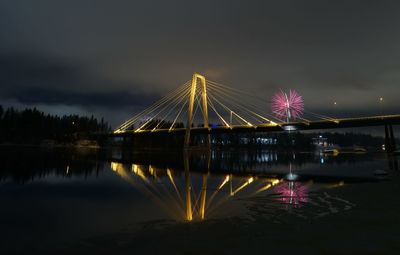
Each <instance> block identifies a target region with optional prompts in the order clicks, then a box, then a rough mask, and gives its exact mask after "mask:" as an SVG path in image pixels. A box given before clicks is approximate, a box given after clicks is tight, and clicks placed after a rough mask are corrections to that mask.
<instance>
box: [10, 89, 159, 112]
mask: <svg viewBox="0 0 400 255" xmlns="http://www.w3.org/2000/svg"><path fill="white" fill-rule="evenodd" d="M158 98H159V96H158V95H143V94H131V93H127V92H123V91H113V92H91V93H81V92H71V91H59V90H51V89H43V88H29V89H26V90H23V91H20V92H19V93H18V95H15V99H16V100H17V101H18V102H20V103H22V104H26V105H35V104H46V105H71V106H81V107H82V106H83V107H93V106H96V107H106V108H111V109H114V110H116V111H118V109H119V108H121V107H122V108H127V107H130V108H132V107H143V106H146V105H148V103H149V102H153V101H155V100H157V99H158Z"/></svg>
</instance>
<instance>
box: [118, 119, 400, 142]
mask: <svg viewBox="0 0 400 255" xmlns="http://www.w3.org/2000/svg"><path fill="white" fill-rule="evenodd" d="M385 124H392V125H399V124H400V115H382V116H371V117H360V118H343V119H335V120H319V121H310V122H290V123H277V124H262V125H258V126H231V127H224V126H219V127H213V128H203V127H194V128H192V129H191V131H190V132H191V133H192V134H224V133H248V132H278V131H289V130H292V131H294V130H296V131H301V130H323V129H337V128H353V127H371V126H382V125H385ZM185 132H186V128H175V129H172V130H169V129H157V130H142V131H133V130H132V131H124V132H119V133H113V134H112V136H116V137H121V136H131V135H141V134H153V133H154V134H160V133H164V134H166V133H170V134H184V133H185Z"/></svg>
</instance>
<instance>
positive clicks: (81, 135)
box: [0, 105, 111, 143]
mask: <svg viewBox="0 0 400 255" xmlns="http://www.w3.org/2000/svg"><path fill="white" fill-rule="evenodd" d="M110 130H111V128H110V125H109V124H108V123H107V122H105V121H104V119H103V118H102V119H101V120H100V121H99V120H97V119H96V118H94V117H93V115H92V116H91V117H82V116H78V115H64V116H61V117H60V116H57V115H50V114H45V113H43V112H41V111H39V110H37V109H36V108H33V109H25V110H22V111H19V110H16V109H14V108H13V107H10V108H7V109H6V110H4V108H3V107H2V106H1V105H0V143H5V142H6V143H40V142H42V141H43V140H47V139H48V140H55V141H57V142H66V143H67V142H74V141H76V140H79V139H87V138H88V137H89V136H90V135H93V134H99V133H105V132H109V131H110Z"/></svg>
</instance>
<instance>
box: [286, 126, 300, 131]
mask: <svg viewBox="0 0 400 255" xmlns="http://www.w3.org/2000/svg"><path fill="white" fill-rule="evenodd" d="M283 130H285V131H294V130H297V127H296V126H293V125H287V126H283Z"/></svg>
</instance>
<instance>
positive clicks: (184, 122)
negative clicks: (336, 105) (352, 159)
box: [112, 73, 400, 150]
mask: <svg viewBox="0 0 400 255" xmlns="http://www.w3.org/2000/svg"><path fill="white" fill-rule="evenodd" d="M271 106H272V107H271ZM303 106H304V104H303V101H302V98H301V97H300V96H298V95H297V93H296V92H295V91H290V92H289V93H284V92H283V91H281V92H280V93H279V94H277V96H275V97H274V98H273V99H272V102H271V101H270V100H266V99H265V98H261V97H259V96H257V95H251V94H249V93H247V92H246V91H242V90H238V89H235V88H232V87H230V86H227V85H224V84H221V83H218V82H215V81H211V80H206V78H205V77H204V76H202V75H200V74H197V73H194V74H193V76H192V79H191V80H189V81H187V82H185V83H184V84H183V85H181V86H179V87H178V88H177V89H175V90H174V91H171V92H170V93H168V94H167V95H166V96H164V97H163V98H161V99H160V100H159V101H157V102H155V103H154V104H152V105H151V106H150V107H148V108H146V109H144V110H143V111H141V112H139V113H138V114H136V115H135V116H133V117H132V118H131V119H129V120H127V121H125V122H124V123H122V124H121V125H120V126H119V127H118V128H117V129H115V130H114V132H113V134H112V135H113V136H114V137H127V136H138V135H140V136H143V135H145V136H151V135H156V134H164V135H167V134H170V135H184V144H183V145H184V146H185V147H188V146H190V144H191V136H193V135H196V134H206V135H208V134H221V133H246V132H276V131H289V132H290V131H296V130H322V129H335V128H352V127H368V126H385V134H386V146H387V147H386V148H388V149H389V150H395V139H394V135H393V127H392V125H397V124H400V114H398V115H377V116H367V117H357V118H338V117H331V116H327V115H323V114H320V113H316V112H312V111H308V110H306V109H305V108H304V107H303Z"/></svg>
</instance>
